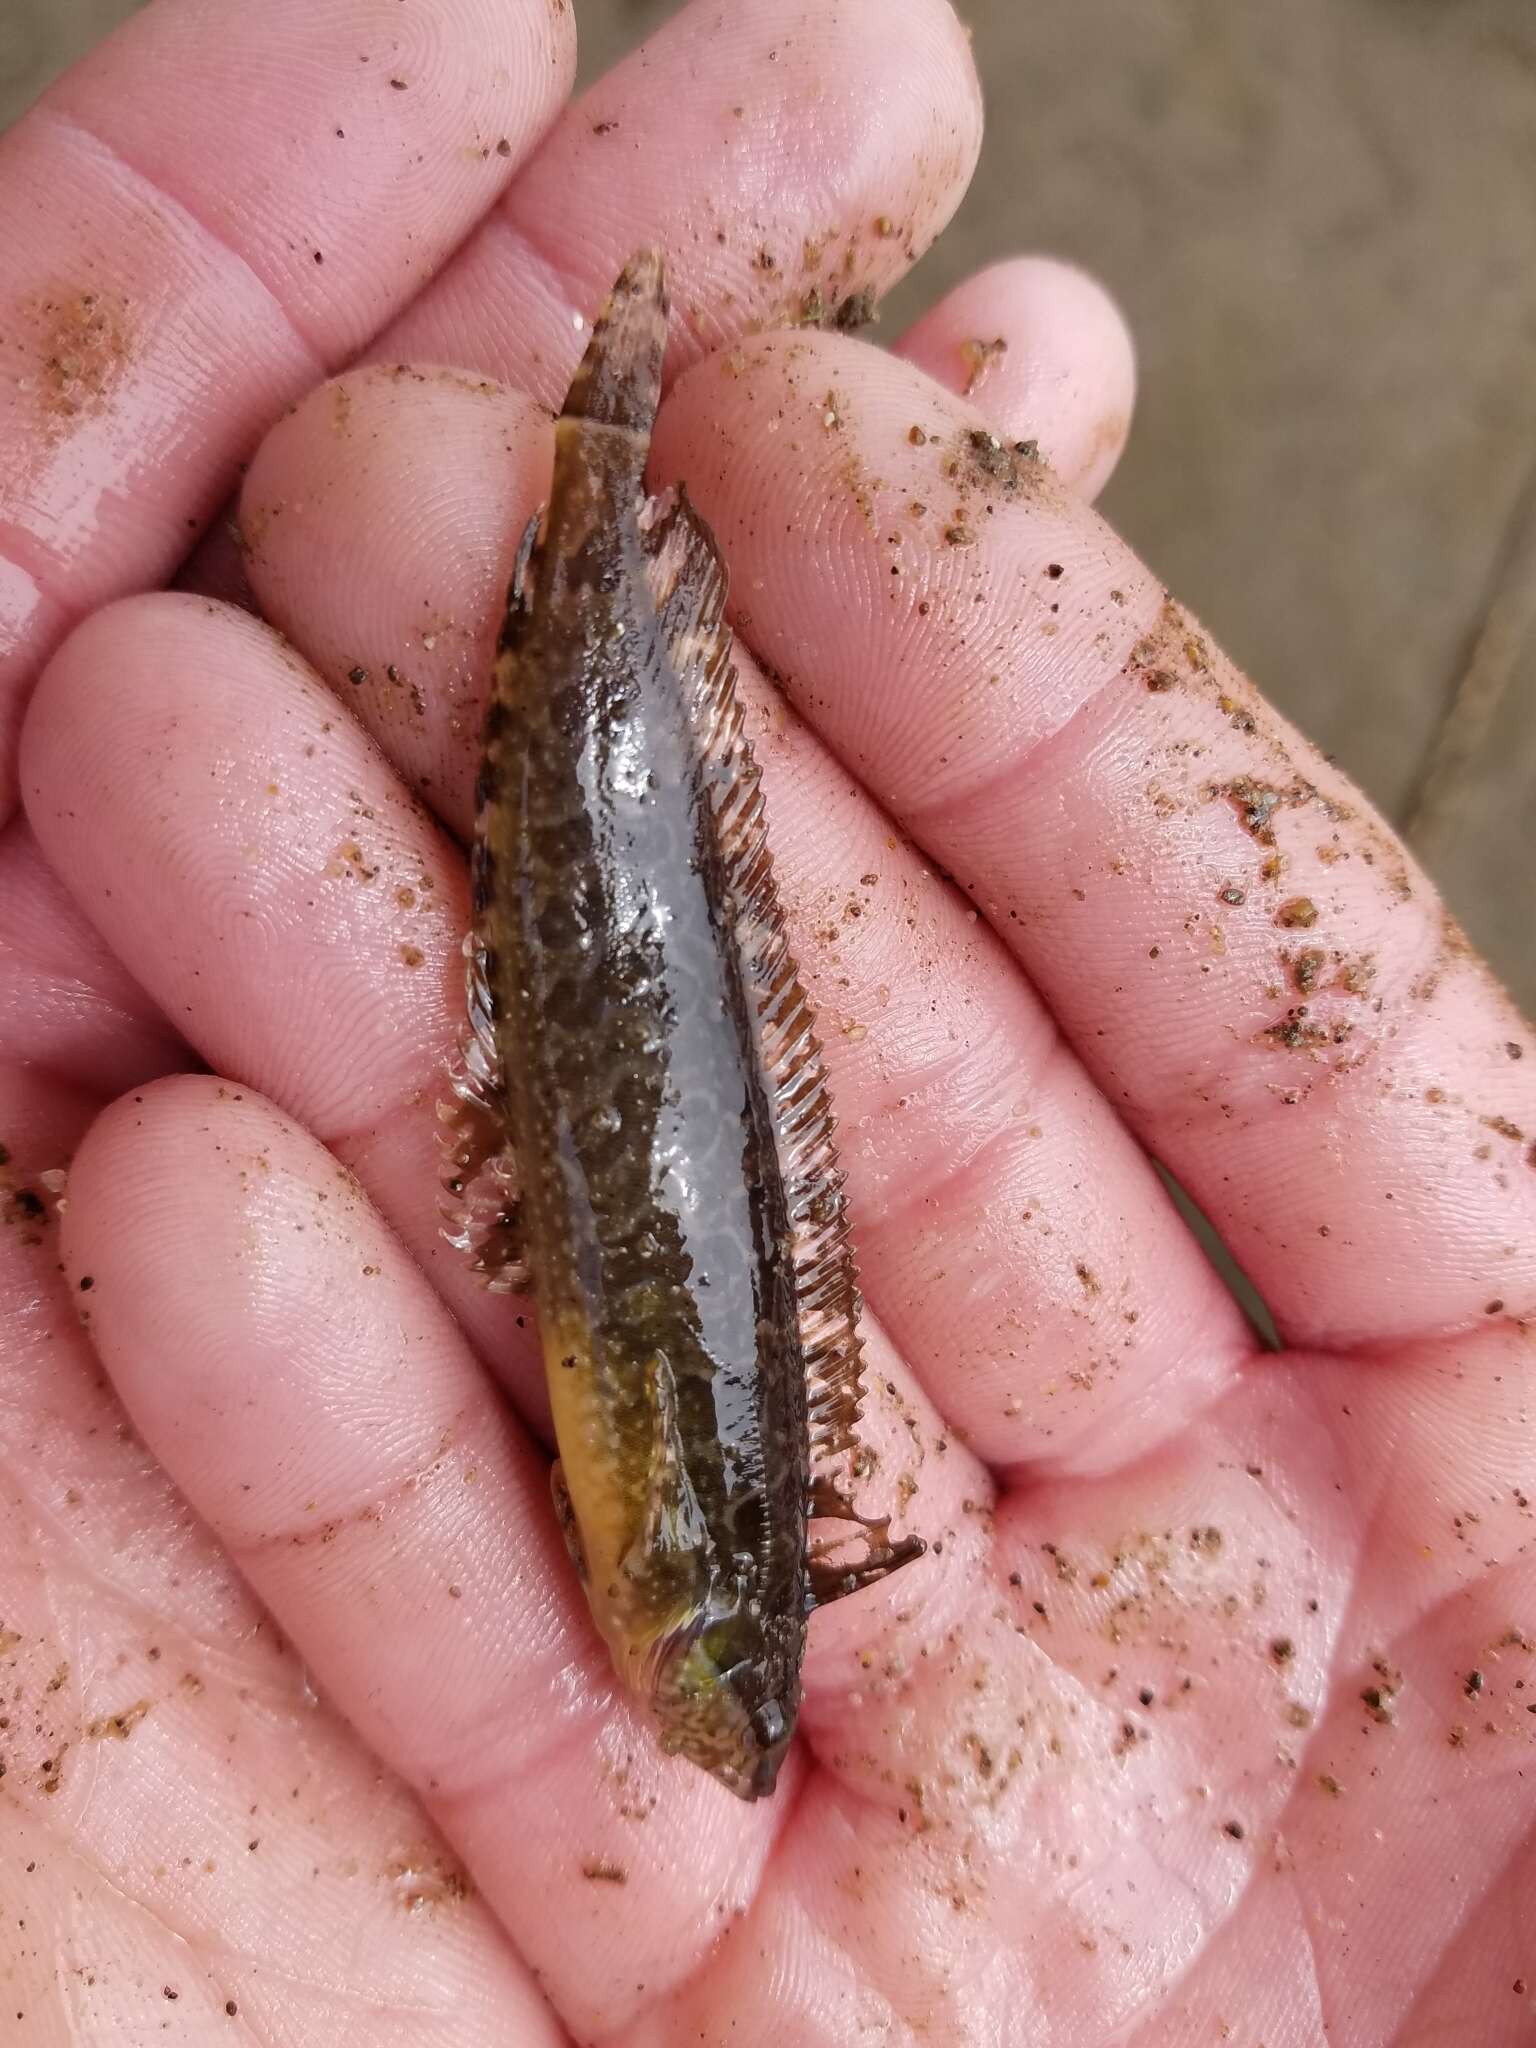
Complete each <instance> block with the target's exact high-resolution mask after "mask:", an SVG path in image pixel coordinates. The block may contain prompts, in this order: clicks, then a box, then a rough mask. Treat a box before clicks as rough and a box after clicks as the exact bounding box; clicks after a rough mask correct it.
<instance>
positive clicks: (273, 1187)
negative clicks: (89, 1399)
mask: <svg viewBox="0 0 1536 2048" xmlns="http://www.w3.org/2000/svg"><path fill="white" fill-rule="evenodd" d="M65 1255H66V1258H67V1260H68V1261H69V1266H70V1274H71V1278H72V1279H73V1281H74V1283H75V1285H76V1286H77V1287H78V1284H79V1280H80V1278H81V1277H83V1276H84V1275H85V1274H87V1273H88V1274H89V1275H90V1277H91V1279H92V1283H93V1284H92V1287H91V1291H90V1299H91V1304H92V1323H93V1329H94V1332H95V1337H96V1342H97V1344H98V1347H99V1348H100V1350H101V1353H102V1356H103V1358H104V1360H105V1362H106V1364H107V1366H108V1368H109V1370H110V1371H111V1373H112V1375H113V1378H114V1381H115V1383H116V1385H117V1386H118V1388H119V1389H120V1391H121V1393H122V1395H123V1398H124V1399H125V1401H126V1402H127V1404H128V1407H129V1410H130V1412H131V1414H132V1415H133V1418H134V1421H135V1424H136V1426H137V1427H138V1428H139V1429H140V1430H142V1432H143V1434H144V1436H145V1438H146V1440H147V1442H148V1443H149V1444H150V1446H151V1448H152V1449H153V1450H154V1451H155V1452H156V1454H157V1455H158V1456H159V1457H160V1458H161V1459H162V1460H163V1461H164V1463H165V1464H166V1466H167V1468H168V1470H169V1471H170V1472H171V1473H172V1474H173V1476H174V1477H175V1478H176V1479H177V1481H178V1483H179V1484H181V1485H182V1486H183V1487H184V1488H185V1489H186V1492H187V1495H188V1498H189V1499H190V1501H191V1503H192V1505H193V1507H194V1508H195V1509H196V1510H197V1512H198V1513H199V1514H200V1515H201V1517H202V1518H203V1520H204V1521H205V1522H206V1523H207V1524H208V1525H209V1526H210V1527H211V1528H212V1529H213V1531H214V1532H215V1534H216V1535H217V1536H218V1538H219V1539H220V1541H221V1542H222V1543H223V1545H224V1547H225V1548H226V1550H227V1551H228V1553H229V1555H230V1556H231V1557H232V1558H233V1559H234V1560H235V1562H236V1563H237V1564H238V1566H239V1567H240V1569H241V1570H242V1571H243V1572H244V1573H245V1575H246V1577H247V1578H248V1579H249V1581H250V1583H251V1585H252V1587H253V1588H254V1589H255V1591H256V1592H257V1594H258V1595H259V1596H260V1598H261V1599H262V1600H263V1601H264V1603H265V1604H266V1606H267V1607H268V1608H269V1609H270V1610H271V1612H272V1613H273V1614H274V1616H275V1617H276V1618H277V1621H278V1625H279V1626H280V1627H281V1628H282V1629H283V1630H284V1632H285V1633H286V1634H287V1635H288V1636H289V1638H290V1639H291V1640H292V1641H293V1643H294V1644H295V1645H296V1647H297V1648H298V1649H299V1650H300V1652H301V1653H302V1655H303V1656H304V1658H305V1660H306V1662H307V1664H308V1665H309V1667H310V1669H311V1670H312V1671H313V1673H314V1676H315V1680H316V1683H317V1684H318V1686H319V1687H320V1688H321V1689H322V1690H323V1692H324V1693H325V1695H326V1697H327V1699H328V1700H330V1701H331V1702H333V1703H334V1705H335V1706H337V1707H338V1708H339V1709H340V1710H341V1711H342V1712H343V1713H344V1714H345V1715H346V1717H347V1718H348V1720H349V1721H350V1722H351V1723H352V1725H353V1726H354V1727H355V1728H356V1729H357V1731H358V1733H359V1734H360V1736H361V1737H362V1738H363V1740H364V1741H365V1742H366V1743H367V1744H368V1745H369V1746H370V1748H371V1749H372V1750H373V1751H374V1752H375V1754H377V1755H378V1756H380V1757H382V1758H383V1759H384V1760H385V1762H386V1763H387V1764H389V1765H390V1766H391V1767H392V1768H393V1769H395V1770H397V1771H399V1772H400V1773H401V1774H402V1775H403V1776H404V1777H405V1778H406V1779H407V1780H408V1781H409V1782H410V1783H412V1784H413V1785H415V1786H417V1787H418V1788H419V1789H420V1791H421V1792H422V1795H423V1797H424V1798H425V1800H426V1802H427V1804H428V1806H429V1809H430V1810H431V1812H432V1813H433V1815H434V1817H435V1818H436V1819H437V1821H438V1822H439V1823H440V1824H441V1825H442V1827H443V1828H444V1829H445V1831H446V1832H447V1834H448V1835H449V1837H450V1839H451V1840H452V1841H453V1842H454V1844H455V1846H456V1847H457V1848H458V1850H459V1852H460V1854H461V1855H463V1857H464V1858H465V1860H466V1862H467V1864H468V1866H469V1869H470V1871H471V1872H472V1875H473V1881H474V1885H475V1889H476V1891H477V1892H478V1893H479V1895H480V1896H481V1897H483V1898H484V1899H485V1900H486V1902H487V1903H488V1904H489V1905H490V1907H491V1908H492V1910H493V1911H494V1912H495V1913H496V1914H497V1915H498V1917H499V1918H500V1919H501V1920H502V1922H503V1924H504V1925H505V1926H506V1928H507V1929H508V1931H509V1933H510V1934H511V1936H512V1939H513V1942H514V1943H515V1945H516V1947H517V1949H518V1950H519V1952H520V1953H521V1954H522V1955H523V1956H524V1957H526V1958H527V1959H528V1960H529V1961H530V1962H531V1963H532V1964H533V1965H534V1968H535V1969H536V1971H537V1973H538V1978H539V1981H540V1983H541V1984H542V1985H543V1987H544V1988H545V1990H546V1991H547V1992H548V1994H549V1995H550V1996H552V1997H553V1998H554V1999H555V2000H556V2002H557V2003H558V2005H559V2006H560V2008H561V2010H562V2011H563V2012H564V2013H565V2014H566V2016H567V2017H568V2018H569V2019H571V2020H572V2022H573V2023H574V2024H575V2025H576V2026H577V2028H578V2031H579V2032H580V2033H581V2034H582V2035H583V2037H584V2038H585V2037H587V2036H589V2035H590V2034H592V2033H595V2032H597V2031H599V2030H600V2029H602V2028H605V2027H608V2026H612V2025H615V2024H618V2023H620V2022H621V2021H622V2020H624V2019H625V2018H626V2017H627V2016H628V2015H629V2013H631V2012H632V2011H634V2010H636V2009H638V2008H640V2007H642V2006H644V2005H646V2004H649V2003H651V2002H653V2001H655V2000H656V1999H657V1998H658V1997H659V1996H661V1995H662V1994H664V1993H665V1992H666V1990H667V1989H668V1987H669V1986H670V1985H671V1984H673V1983H675V1982H676V1981H678V1980H679V1979H681V1978H682V1977H684V1976H686V1975H687V1974H688V1973H689V1972H690V1971H691V1970H692V1969H694V1968H695V1967H697V1966H698V1965H699V1964H700V1962H701V1961H702V1959H703V1957H704V1955H705V1954H706V1953H707V1951H708V1949H709V1948H710V1947H711V1946H712V1944H713V1943H714V1941H715V1940H716V1938H717V1934H718V1931H719V1928H720V1926H721V1925H722V1923H723V1922H725V1921H727V1920H728V1919H729V1918H730V1916H731V1915H732V1913H733V1912H736V1911H739V1910H740V1909H741V1907H742V1906H743V1905H744V1904H745V1902H746V1900H747V1898H748V1897H750V1895H751V1892H752V1890H753V1889H754V1887H755V1884H756V1881H757V1878H758V1875H759V1873H760V1871H761V1868H762V1865H763V1861H764V1858H765V1856H766V1855H767V1853H768V1850H769V1848H770V1846H771V1843H772V1840H773V1837H774V1834H775V1832H776V1830H777V1827H778V1824H779V1823H780V1821H781V1820H782V1818H783V1816H784V1814H785V1813H786V1811H787V1810H789V1809H788V1803H787V1802H786V1801H785V1800H783V1799H780V1800H776V1801H774V1802H772V1803H766V1802H765V1803H764V1804H761V1805H758V1806H756V1807H750V1808H749V1807H744V1806H742V1805H741V1804H740V1803H739V1802H737V1801H736V1800H734V1799H733V1798H732V1797H731V1795H730V1794H729V1793H727V1792H725V1791H723V1790H722V1789H721V1788H720V1787H719V1786H717V1785H715V1784H713V1783H712V1782H711V1781H710V1780H709V1779H707V1778H706V1777H705V1776H704V1775H703V1773H701V1772H699V1771H697V1770H694V1769H693V1768H691V1767H690V1766H687V1765H685V1764H681V1763H677V1762H671V1761H667V1760H665V1759H663V1758H662V1757H661V1755H660V1754H659V1752H658V1751H657V1749H656V1747H655V1743H654V1741H653V1739H652V1737H651V1736H650V1734H649V1731H648V1730H647V1729H646V1727H645V1726H644V1724H643V1722H642V1720H641V1718H640V1717H639V1715H638V1714H637V1712H636V1711H635V1710H634V1709H633V1708H632V1707H631V1706H630V1705H629V1704H628V1703H627V1702H626V1701H624V1700H623V1699H621V1698H619V1697H617V1696H616V1695H615V1691H614V1686H613V1682H612V1679H611V1676H610V1675H609V1674H608V1673H607V1672H606V1670H605V1666H604V1662H603V1658H602V1653H601V1650H600V1648H599V1646H598V1645H597V1644H596V1642H595V1640H594V1638H593V1635H592V1632H591V1630H590V1627H589V1626H588V1625H587V1623H586V1620H585V1617H584V1615H582V1614H581V1613H580V1611H579V1601H580V1591H579V1587H578V1585H577V1582H576V1579H575V1575H574V1573H573V1572H572V1571H571V1569H570V1566H569V1562H568V1560H567V1559H566V1557H565V1555H564V1551H563V1549H562V1548H561V1545H560V1540H559V1537H558V1535H557V1533H556V1525H555V1518H554V1515H553V1513H552V1511H551V1508H550V1503H549V1484H548V1476H547V1472H546V1469H545V1466H544V1462H543V1460H542V1459H540V1458H537V1457H535V1455H534V1454H533V1452H532V1451H531V1449H530V1447H529V1445H528V1443H527V1441H526V1440H525V1439H524V1437H523V1436H522V1435H521V1433H520V1432H519V1431H518V1429H517V1427H516V1425H515V1424H513V1423H512V1422H511V1421H510V1420H509V1418H508V1417H507V1415H506V1413H505V1410H504V1409H503V1408H502V1406H501V1404H500V1403H499V1402H498V1400H497V1398H496V1396H495V1393H494V1391H493V1389H492V1387H491V1385H490V1383H489V1382H488V1381H487V1380H486V1378H485V1377H484V1375H483V1374H482V1373H481V1371H480V1369H479V1367H478V1365H477V1364H476V1362H475V1360H474V1359H473V1357H472V1356H471V1354H470V1353H469V1351H468V1349H467V1347H466V1345H465V1343H464V1340H463V1338H462V1336H461V1334H460V1332H459V1331H458V1330H457V1328H456V1327H455V1325H454V1322H453V1320H452V1318H451V1317H450V1316H449V1315H447V1313H446V1312H445V1311H444V1309H443V1307H442V1305H441V1303H440V1302H439V1301H438V1300H437V1299H436V1297H435V1296H434V1295H433V1294H432V1292H431V1291H430V1289H429V1287H428V1286H427V1284H426V1282H425V1281H424V1279H423V1278H422V1276H421V1274H420V1272H419V1270H418V1269H417V1267H416V1266H415V1265H414V1264H413V1262H412V1260H411V1259H410V1257H409V1256H408V1255H407V1254H406V1253H405V1252H404V1251H403V1250H402V1248H401V1247H400V1246H399V1244H398V1243H397V1242H396V1241H395V1240H394V1239H393V1238H392V1237H391V1236H390V1234H389V1232H388V1231H387V1230H386V1229H385V1228H384V1227H383V1225H382V1224H381V1223H380V1221H379V1220H378V1218H377V1217H376V1216H375V1214H374V1213H373V1212H372V1211H371V1209H370V1208H369V1205H368V1203H367V1201H366V1200H365V1198H364V1197H363V1195H362V1193H361V1191H360V1190H359V1188H358V1186H357V1184H356V1182H355V1181H353V1180H352V1178H351V1176H350V1175H348V1174H347V1173H345V1172H344V1171H341V1170H339V1168H338V1166H337V1162H336V1160H335V1159H334V1158H333V1157H331V1156H329V1155H328V1154H327V1153H325V1152H324V1151H323V1150H322V1149H321V1148H320V1147H319V1146H318V1145H317V1144H316V1143H315V1142H314V1141H313V1140H312V1139H310V1138H308V1137H307V1136H306V1135H305V1134H303V1133H302V1132H300V1131H298V1130H297V1129H296V1128H295V1127H294V1125H293V1124H292V1123H290V1122H289V1120H288V1119H287V1118H285V1117H283V1116H282V1115H280V1114H279V1113H278V1112H276V1111H275V1110H274V1109H272V1108H271V1107H270V1106H269V1105H267V1104H265V1103H263V1102H260V1101H259V1100H257V1099H255V1098H253V1097H250V1096H241V1095H239V1094H238V1093H236V1092H234V1091H231V1089H230V1088H229V1087H228V1086H227V1085H226V1084H221V1083H218V1082H214V1081H205V1080H200V1079H199V1080H191V1079H189V1080H184V1081H175V1082H170V1083H164V1084H161V1085H160V1086H159V1087H157V1088H155V1089H153V1090H151V1091H149V1092H147V1093H146V1094H145V1095H144V1096H143V1098H142V1099H141V1100H137V1101H135V1100H129V1101H126V1102H124V1103H122V1104H119V1105H118V1106H117V1107H116V1108H114V1109H113V1110H111V1111H109V1112H108V1113H107V1115H106V1116H105V1117H104V1118H103V1119H102V1121H101V1122H100V1123H98V1124H97V1125H96V1127H95V1129H94V1130H93V1132H92V1134H91V1136H90V1138H89V1139H88V1141H87V1143H86V1145H85V1147H84V1148H83V1150H82V1152H81V1153H80V1155H79V1157H78V1158H77V1160H76V1163H75V1167H74V1172H73V1175H72V1178H71V1192H70V1210H69V1218H68V1230H67V1234H66V1239H65Z"/></svg>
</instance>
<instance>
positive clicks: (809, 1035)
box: [646, 488, 863, 1458]
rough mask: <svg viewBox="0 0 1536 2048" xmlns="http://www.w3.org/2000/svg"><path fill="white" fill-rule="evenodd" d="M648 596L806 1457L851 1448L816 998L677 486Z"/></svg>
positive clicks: (853, 1338)
mask: <svg viewBox="0 0 1536 2048" xmlns="http://www.w3.org/2000/svg"><path fill="white" fill-rule="evenodd" d="M646 526H647V549H648V553H649V573H650V582H651V591H652V595H653V597H654V599H655V602H656V607H657V612H658V615H659V618H660V621H661V627H662V631H663V633H664V635H665V637H666V640H667V643H668V647H669V651H670V653H671V656H672V659H673V662H674V664H675V666H676V670H677V673H678V675H679V676H680V678H681V679H682V682H683V685H684V688H685V689H687V690H688V691H689V693H690V699H691V703H692V707H693V716H694V729H695V732H696V734H697V737H698V742H699V749H700V753H701V756H702V758H703V765H704V775H705V783H706V786H707V788H708V789H709V792H710V796H711V802H712V806H713V811H714V820H715V829H716V833H717V835H718V844H719V848H720V854H721V858H722V861H723V863H724V866H725V872H726V878H727V883H728V886H729V891H730V903H731V912H732V915H733V917H734V919H735V925H736V937H737V942H738V945H739V947H740V951H741V960H742V970H743V974H744V976H745V979H746V984H747V991H748V996H749V1000H750V1002H751V1004H752V1010H753V1020H754V1028H755V1031H756V1034H757V1041H758V1048H759V1053H760V1057H761V1059H762V1063H763V1070H764V1073H765V1074H766V1076H767V1079H768V1085H769V1089H770V1091H771V1103H772V1108H773V1117H774V1127H775V1132H776V1135H777V1141H778V1152H779V1163H780V1170H781V1172H782V1174H783V1177H784V1187H785V1195H786V1199H787V1202H788V1207H789V1222H790V1234H791V1249H792V1257H793V1261H794V1286H795V1297H796V1303H797V1307H798V1311H799V1317H800V1329H801V1339H802V1344H803V1347H804V1352H805V1361H806V1374H807V1395H808V1401H809V1408H810V1418H811V1449H812V1454H813V1456H817V1455H819V1456H821V1457H823V1458H830V1457H837V1456H839V1455H841V1454H843V1453H845V1452H851V1451H853V1450H854V1449H855V1448H856V1438H855V1435H854V1428H855V1425H856V1423H857V1421H858V1417H859V1407H860V1402H861V1399H862V1393H863V1383H862V1371H861V1356H860V1347H859V1335H858V1315H859V1308H860V1305H861V1304H860V1301H859V1293H858V1282H857V1276H856V1274H855V1270H854V1263H853V1254H852V1251H851V1249H850V1247H849V1242H848V1218H847V1211H846V1208H845V1205H844V1201H843V1176H842V1172H841V1170H840V1168H839V1166H838V1163H837V1149H836V1145H835V1142H834V1137H833V1133H834V1128H835V1127H834V1120H833V1115H832V1105H831V1100H830V1097H829V1095H828V1092H827V1084H826V1075H825V1072H824V1069H823V1065H822V1055H821V1046H820V1044H819V1043H818V1041H817V1038H816V1034H815V1027H814V1022H813V1019H812V1016H811V1011H810V1005H809V1003H808V1001H807V999H806V994H805V990H804V989H803V988H802V986H801V984H800V976H799V972H798V970H797V968H796V966H795V963H794V961H793V959H792V958H791V957H790V951H789V944H788V940H787V938H786V936H785V931H784V914H783V910H782V908H781V906H780V903H779V897H778V890H777V887H776V886H775V883H774V877H773V862H772V857H771V855H770V853H769V849H768V833H767V824H766V819H765V815H764V804H763V795H762V788H761V783H760V779H759V775H758V769H757V763H756V761H755V760H754V759H753V755H752V747H751V742H750V741H749V740H748V738H747V734H746V728H745V723H744V719H743V714H742V706H741V698H740V693H739V692H738V690H737V688H736V669H735V665H734V664H733V662H732V660H731V636H730V631H729V629H728V627H727V626H726V624H725V597H726V575H725V566H724V563H723V562H722V560H721V557H720V553H719V550H718V548H717V547H716V546H715V542H714V537H713V535H712V534H711V533H710V531H709V528H708V527H707V526H706V525H705V524H704V522H703V520H702V519H701V518H700V517H699V515H698V514H697V513H696V512H695V511H694V509H693V507H692V505H691V504H690V503H689V501H688V497H687V494H686V492H684V491H683V490H682V489H681V488H678V489H676V490H674V491H672V492H670V493H668V495H667V497H666V498H665V499H662V500H659V501H656V502H655V503H653V504H652V506H651V507H649V508H648V517H647V520H646Z"/></svg>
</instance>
